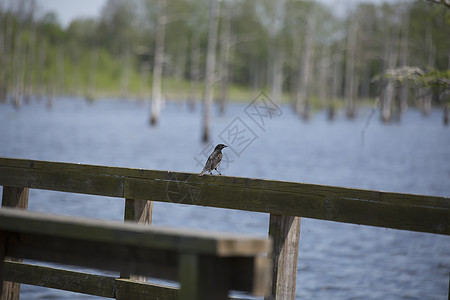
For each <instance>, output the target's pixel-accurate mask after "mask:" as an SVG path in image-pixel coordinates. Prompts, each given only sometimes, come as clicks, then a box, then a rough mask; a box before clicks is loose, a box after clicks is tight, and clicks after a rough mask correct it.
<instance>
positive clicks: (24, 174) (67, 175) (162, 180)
mask: <svg viewBox="0 0 450 300" xmlns="http://www.w3.org/2000/svg"><path fill="white" fill-rule="evenodd" d="M0 185H3V186H4V187H18V188H19V190H18V191H15V192H10V191H9V189H6V192H7V193H12V194H16V196H15V197H16V199H19V198H20V197H21V196H20V194H21V193H26V189H27V188H36V189H47V190H55V191H63V192H72V193H84V194H93V195H104V196H110V197H118V198H125V199H127V200H126V204H125V219H126V220H135V221H141V222H151V203H152V202H151V201H161V202H171V203H182V204H188V205H201V206H210V207H220V208H230V209H239V210H246V211H256V212H264V213H269V214H270V224H269V235H270V237H271V238H272V240H273V248H272V258H273V262H274V265H273V270H272V291H271V295H270V296H268V297H267V299H294V298H295V283H296V275H297V258H298V240H299V233H300V217H308V218H314V219H321V220H330V221H337V222H346V223H353V224H361V225H370V226H378V227H385V228H394V229H402V230H412V231H420V232H427V233H436V234H444V235H449V234H450V199H449V198H446V197H433V196H422V195H411V194H401V193H389V192H380V191H371V190H362V189H350V188H342V187H331V186H323V185H314V184H303V183H295V182H283V181H273V180H261V179H250V178H240V177H228V176H203V177H198V176H197V174H192V173H178V172H168V171H155V170H142V169H129V168H117V167H105V166H92V165H81V164H69V163H55V162H44V161H32V160H20V159H8V158H0ZM23 188H25V189H23ZM4 194H5V190H4ZM148 200H151V201H148ZM17 201H18V200H17ZM3 203H4V205H8V204H5V198H4V200H3Z"/></svg>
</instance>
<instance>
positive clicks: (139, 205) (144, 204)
mask: <svg viewBox="0 0 450 300" xmlns="http://www.w3.org/2000/svg"><path fill="white" fill-rule="evenodd" d="M152 213H153V202H152V201H145V200H134V199H125V213H124V221H125V222H136V223H138V224H144V225H150V224H152ZM120 277H121V278H128V279H132V280H138V281H147V277H145V276H138V275H130V274H125V273H122V274H120Z"/></svg>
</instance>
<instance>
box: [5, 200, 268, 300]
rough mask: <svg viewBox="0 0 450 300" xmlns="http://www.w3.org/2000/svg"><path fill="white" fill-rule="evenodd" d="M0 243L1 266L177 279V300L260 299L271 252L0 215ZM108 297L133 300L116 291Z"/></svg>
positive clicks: (135, 228) (181, 234) (204, 238)
mask: <svg viewBox="0 0 450 300" xmlns="http://www.w3.org/2000/svg"><path fill="white" fill-rule="evenodd" d="M0 241H1V245H0V247H2V248H3V249H1V251H0V253H1V255H0V258H1V262H3V261H4V259H5V256H8V257H19V258H29V259H36V260H40V261H51V262H56V263H66V264H67V263H69V264H73V265H78V266H86V267H93V268H99V269H106V270H111V271H121V272H125V273H132V274H142V275H147V276H152V277H155V278H161V279H169V280H177V281H179V282H180V283H181V290H180V298H181V299H192V300H198V299H205V300H207V299H227V298H228V291H229V290H231V289H235V290H242V291H247V292H252V293H254V294H255V295H264V294H265V293H266V292H267V291H268V287H269V280H268V278H265V277H264V275H265V274H267V273H268V271H269V268H270V264H269V263H268V262H269V261H268V258H267V256H266V253H267V251H270V247H271V246H270V241H269V240H267V239H262V238H254V237H250V236H238V235H231V234H223V233H210V232H205V231H202V232H200V231H188V230H181V229H173V228H162V227H159V228H158V227H153V226H151V227H150V226H142V225H139V224H132V223H122V224H121V223H118V222H107V221H98V220H90V219H78V218H70V217H66V216H64V217H63V216H52V215H44V214H41V213H35V212H27V211H24V210H18V209H12V208H2V209H0ZM16 264H17V263H16ZM21 267H22V268H24V267H25V265H22V266H21ZM9 269H10V271H11V269H13V270H14V263H9ZM25 269H26V268H25ZM30 269H31V268H28V270H30ZM0 270H2V268H1V265H0ZM16 271H17V270H16ZM26 274H29V273H28V272H24V273H23V275H26ZM7 275H8V274H7ZM59 281H62V280H61V277H60V278H59ZM69 283H70V284H72V285H73V284H74V282H69ZM65 284H67V282H65ZM124 285H127V284H126V283H124V282H122V287H123V286H124ZM114 287H115V286H114ZM111 291H114V297H115V298H117V299H130V298H131V297H130V296H129V295H127V293H125V292H124V291H123V289H121V286H120V285H119V286H118V288H117V289H116V290H114V289H112V290H111V289H110V292H111Z"/></svg>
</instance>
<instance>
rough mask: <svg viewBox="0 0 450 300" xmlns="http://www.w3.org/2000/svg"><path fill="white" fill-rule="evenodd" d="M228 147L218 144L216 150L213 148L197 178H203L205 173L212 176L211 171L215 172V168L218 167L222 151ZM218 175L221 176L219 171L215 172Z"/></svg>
mask: <svg viewBox="0 0 450 300" xmlns="http://www.w3.org/2000/svg"><path fill="white" fill-rule="evenodd" d="M225 147H228V146H225V145H224V144H218V145H217V146H216V148H214V151H213V153H211V155H210V156H209V157H208V160H207V161H206V164H205V167H204V168H203V170H202V171H201V172H200V174H198V176H203V174H205V173H206V172H209V173H210V174H212V170H216V171H217V167H218V166H219V164H220V162H221V160H222V149H223V148H225ZM217 173H219V175H222V174H221V173H220V172H219V171H217Z"/></svg>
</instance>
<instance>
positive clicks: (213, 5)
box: [202, 0, 220, 143]
mask: <svg viewBox="0 0 450 300" xmlns="http://www.w3.org/2000/svg"><path fill="white" fill-rule="evenodd" d="M219 14H220V4H219V3H218V1H217V0H211V1H210V8H209V26H208V50H207V53H206V73H205V76H206V78H205V91H204V98H203V99H204V100H203V103H204V104H203V136H202V140H203V142H205V143H206V142H208V141H209V139H210V127H211V124H210V123H211V104H212V100H213V96H214V91H213V85H214V80H215V76H214V71H215V66H216V45H217V25H218V19H219Z"/></svg>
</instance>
